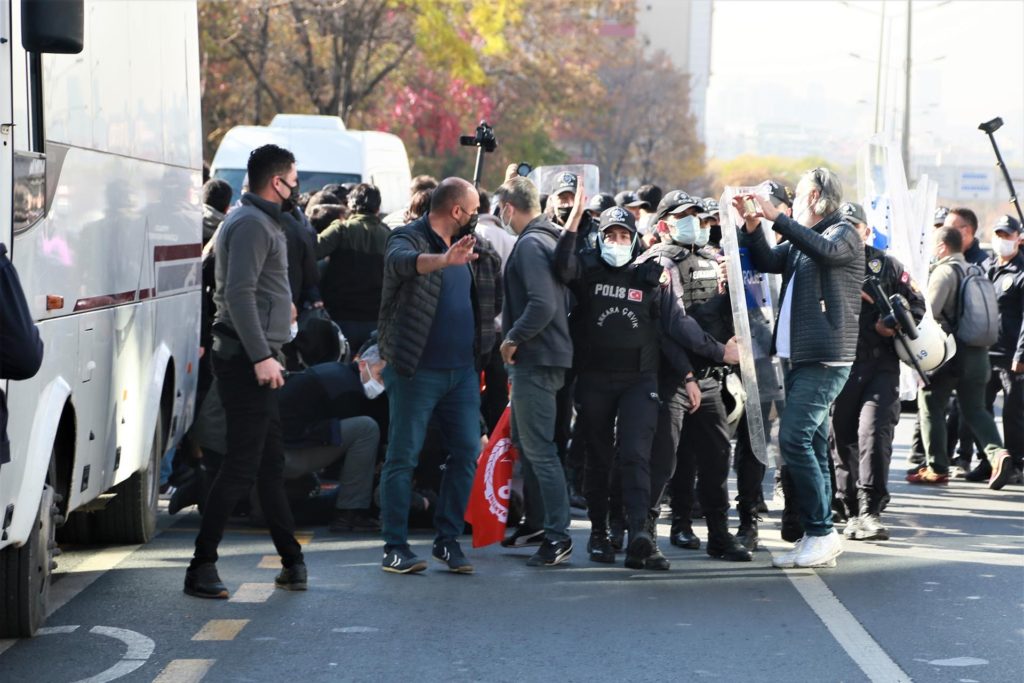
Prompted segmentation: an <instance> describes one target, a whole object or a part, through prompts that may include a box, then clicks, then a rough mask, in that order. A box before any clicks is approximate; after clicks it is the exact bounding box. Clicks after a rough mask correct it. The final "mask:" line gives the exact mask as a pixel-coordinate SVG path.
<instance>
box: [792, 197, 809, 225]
mask: <svg viewBox="0 0 1024 683" xmlns="http://www.w3.org/2000/svg"><path fill="white" fill-rule="evenodd" d="M810 217H811V198H810V196H809V195H808V196H806V197H800V196H798V197H797V198H796V199H794V200H793V220H795V221H796V222H797V223H799V224H800V225H807V222H808V220H809V219H810Z"/></svg>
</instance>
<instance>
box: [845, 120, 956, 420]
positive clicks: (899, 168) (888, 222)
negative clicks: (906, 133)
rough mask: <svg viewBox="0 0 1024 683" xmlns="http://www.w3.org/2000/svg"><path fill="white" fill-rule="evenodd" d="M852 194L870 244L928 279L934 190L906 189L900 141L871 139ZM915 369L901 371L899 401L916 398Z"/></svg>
mask: <svg viewBox="0 0 1024 683" xmlns="http://www.w3.org/2000/svg"><path fill="white" fill-rule="evenodd" d="M857 196H858V197H859V201H860V203H861V204H862V205H863V206H864V212H865V214H866V215H867V219H868V225H869V226H870V227H871V232H872V244H873V246H875V247H877V248H879V249H884V250H885V251H886V252H887V253H889V254H891V255H892V256H894V257H895V258H897V259H898V260H899V261H900V262H901V263H902V264H903V266H904V267H905V268H906V270H907V272H908V273H910V276H911V277H912V278H914V281H915V282H917V283H918V284H919V285H923V284H924V282H925V281H926V280H927V277H928V253H929V250H928V248H927V245H926V244H925V242H926V240H927V235H928V233H929V229H930V226H931V222H932V216H933V215H934V213H935V202H936V198H937V196H938V186H937V184H936V183H935V182H934V181H931V180H929V179H928V177H927V176H923V177H922V178H921V179H920V181H918V184H917V186H916V187H915V188H914V191H913V192H911V191H910V190H909V189H908V184H907V177H906V173H905V172H904V170H903V157H902V155H901V153H900V143H899V142H898V141H896V140H894V139H891V138H890V137H887V136H885V135H881V134H880V135H876V136H874V137H873V138H871V139H870V140H869V141H868V142H867V144H865V145H864V147H863V148H862V149H861V151H860V155H859V158H858V163H857ZM918 386H919V382H918V378H917V376H916V375H915V374H914V371H913V370H911V369H910V368H908V367H905V366H902V367H901V370H900V399H901V400H904V401H907V400H911V399H913V398H914V397H915V396H916V395H917V389H918Z"/></svg>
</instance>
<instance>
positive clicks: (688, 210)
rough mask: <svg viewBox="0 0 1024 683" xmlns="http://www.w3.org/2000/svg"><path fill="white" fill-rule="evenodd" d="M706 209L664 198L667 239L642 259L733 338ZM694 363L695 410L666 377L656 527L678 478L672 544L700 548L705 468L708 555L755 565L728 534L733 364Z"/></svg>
mask: <svg viewBox="0 0 1024 683" xmlns="http://www.w3.org/2000/svg"><path fill="white" fill-rule="evenodd" d="M702 211H703V205H702V203H701V200H699V199H696V198H693V197H691V196H690V195H688V194H687V193H686V192H683V191H681V190H675V191H673V192H669V193H668V194H667V195H665V197H664V198H663V199H662V201H661V203H660V204H659V206H658V209H657V212H656V213H655V220H657V221H658V224H657V231H658V233H659V234H660V235H661V240H662V241H661V243H660V244H656V245H654V246H652V247H651V248H650V249H649V250H648V251H647V252H646V253H645V254H644V255H643V256H642V257H641V258H640V261H641V262H643V263H657V264H659V265H661V266H663V267H664V268H665V269H666V270H667V271H668V272H670V273H672V274H673V277H672V278H671V281H672V295H673V296H674V297H678V299H679V300H680V301H681V303H682V304H683V308H684V309H685V310H686V312H687V315H689V316H691V317H693V318H694V319H696V320H697V321H698V322H699V323H700V325H701V327H702V328H703V329H705V330H707V331H708V332H709V333H711V334H712V336H714V337H715V338H717V339H719V340H721V341H728V340H729V339H730V338H731V337H732V335H733V330H732V314H731V308H730V304H729V298H728V295H727V294H725V293H724V292H723V291H721V290H720V288H719V276H718V272H719V271H718V268H717V265H716V261H715V257H714V255H713V254H712V253H709V252H706V251H704V250H703V247H704V246H705V245H706V244H707V242H708V238H709V236H710V232H711V231H710V226H707V225H702V221H701V217H700V215H699V214H700V213H701V212H702ZM690 361H691V363H692V364H693V370H694V375H695V377H696V380H697V383H698V386H699V388H700V392H701V399H700V403H699V405H698V406H697V407H696V409H694V406H691V405H689V403H688V401H687V397H686V393H685V391H684V386H683V385H682V383H681V382H680V380H679V377H678V376H672V375H671V374H665V373H663V374H662V375H661V376H660V377H659V382H658V384H659V387H658V388H659V395H660V397H661V402H662V403H661V409H660V411H659V414H658V430H657V433H656V435H655V438H654V444H653V450H652V453H651V492H652V494H653V495H652V497H651V504H650V507H651V510H650V517H649V527H654V525H655V523H656V521H657V517H658V513H659V508H660V501H661V494H662V490H663V489H664V487H665V483H666V481H668V480H669V478H670V477H671V479H672V487H671V491H672V537H671V540H672V543H673V545H679V546H680V547H686V548H692V549H696V548H699V547H700V539H699V538H697V537H696V536H695V535H694V534H693V530H692V521H691V518H690V516H691V510H692V507H693V491H694V479H695V477H696V476H697V474H698V473H699V474H700V477H699V484H698V488H697V497H698V499H699V501H700V505H701V508H702V510H703V512H704V519H705V521H706V522H707V528H708V544H707V553H708V555H710V556H711V557H715V558H720V559H724V560H731V561H737V562H744V561H745V562H749V561H750V560H751V559H752V558H751V554H750V551H749V550H747V549H746V548H745V547H743V545H742V544H740V543H739V542H738V541H737V540H736V538H735V537H733V536H732V534H730V533H729V526H728V513H729V498H728V491H727V486H726V482H727V479H728V476H729V456H730V453H731V450H732V449H731V446H730V443H729V437H730V434H729V426H728V419H727V417H728V411H727V410H726V407H725V403H724V401H723V399H722V384H723V381H724V379H725V377H726V375H727V374H729V372H730V368H729V366H728V365H727V364H726V363H725V362H723V359H722V357H721V356H713V355H707V354H701V353H691V354H690ZM688 413H689V414H688ZM673 469H675V475H674V476H673V474H672V470H673Z"/></svg>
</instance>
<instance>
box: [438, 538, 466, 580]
mask: <svg viewBox="0 0 1024 683" xmlns="http://www.w3.org/2000/svg"><path fill="white" fill-rule="evenodd" d="M432 555H433V557H434V559H435V560H437V561H438V562H442V563H444V564H446V565H448V571H450V572H454V573H456V574H472V573H473V565H472V564H471V563H470V561H469V560H467V559H466V556H465V555H464V554H463V553H462V547H461V546H459V542H458V541H456V540H455V539H454V538H439V539H437V540H436V541H434V550H433V553H432Z"/></svg>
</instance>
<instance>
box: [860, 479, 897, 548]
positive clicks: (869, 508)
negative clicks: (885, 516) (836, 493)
mask: <svg viewBox="0 0 1024 683" xmlns="http://www.w3.org/2000/svg"><path fill="white" fill-rule="evenodd" d="M858 496H859V497H860V518H859V524H858V527H857V531H856V534H855V535H854V538H856V539H857V540H858V541H888V540H889V530H888V529H886V528H885V526H884V525H883V524H882V520H881V512H882V505H881V497H880V496H878V495H877V494H875V493H874V492H873V491H859V492H858Z"/></svg>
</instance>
